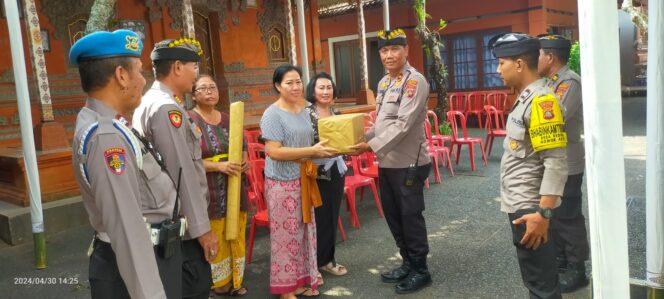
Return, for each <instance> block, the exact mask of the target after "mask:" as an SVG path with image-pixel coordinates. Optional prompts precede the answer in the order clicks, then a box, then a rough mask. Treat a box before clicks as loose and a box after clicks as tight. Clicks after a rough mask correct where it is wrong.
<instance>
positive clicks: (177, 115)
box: [168, 110, 182, 129]
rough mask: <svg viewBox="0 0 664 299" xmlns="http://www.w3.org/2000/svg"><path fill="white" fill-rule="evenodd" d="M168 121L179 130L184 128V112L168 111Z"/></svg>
mask: <svg viewBox="0 0 664 299" xmlns="http://www.w3.org/2000/svg"><path fill="white" fill-rule="evenodd" d="M168 120H170V121H171V125H173V126H174V127H175V128H176V129H179V128H180V127H181V126H182V112H180V110H170V111H168Z"/></svg>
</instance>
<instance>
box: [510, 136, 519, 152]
mask: <svg viewBox="0 0 664 299" xmlns="http://www.w3.org/2000/svg"><path fill="white" fill-rule="evenodd" d="M510 148H511V149H512V151H515V150H516V149H517V148H519V141H518V140H515V139H510Z"/></svg>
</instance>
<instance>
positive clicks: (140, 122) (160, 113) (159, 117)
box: [133, 81, 210, 238]
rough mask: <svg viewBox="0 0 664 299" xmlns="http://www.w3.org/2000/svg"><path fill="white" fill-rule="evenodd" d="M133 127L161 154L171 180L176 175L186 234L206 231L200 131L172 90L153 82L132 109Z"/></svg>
mask: <svg viewBox="0 0 664 299" xmlns="http://www.w3.org/2000/svg"><path fill="white" fill-rule="evenodd" d="M133 126H134V128H135V129H136V130H137V131H138V132H139V133H140V134H141V135H143V136H144V137H146V138H147V139H148V140H150V141H151V142H152V144H153V145H154V147H155V149H156V150H157V151H158V152H159V153H160V154H161V156H162V158H163V160H164V163H165V164H166V169H167V170H168V172H169V173H170V175H171V177H172V178H173V180H174V181H175V182H176V183H177V182H178V172H179V169H180V168H182V176H181V178H180V190H179V192H180V199H181V201H180V203H181V206H182V213H183V214H184V216H185V217H186V218H187V236H188V237H189V238H198V237H199V236H201V235H203V234H204V233H206V232H208V231H210V222H209V218H208V213H207V206H208V203H207V180H206V178H205V169H204V167H203V161H202V160H201V147H200V142H201V135H202V133H201V131H200V129H199V128H198V126H196V125H195V124H194V123H193V122H191V121H190V119H189V116H188V115H187V113H186V112H185V110H184V109H183V108H182V107H181V106H180V105H179V104H178V103H177V102H176V101H175V98H174V96H173V92H172V91H171V90H170V89H169V88H168V87H166V86H165V85H163V84H162V83H160V82H159V81H155V82H154V83H153V84H152V87H151V88H150V90H148V92H147V93H146V94H145V95H144V96H143V99H142V100H141V104H140V105H139V107H138V108H136V110H134V116H133Z"/></svg>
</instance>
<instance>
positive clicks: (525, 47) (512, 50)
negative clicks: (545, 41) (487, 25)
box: [489, 33, 540, 58]
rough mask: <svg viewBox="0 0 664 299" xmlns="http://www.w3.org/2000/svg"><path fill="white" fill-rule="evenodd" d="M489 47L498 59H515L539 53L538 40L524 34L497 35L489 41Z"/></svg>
mask: <svg viewBox="0 0 664 299" xmlns="http://www.w3.org/2000/svg"><path fill="white" fill-rule="evenodd" d="M489 45H490V47H491V50H492V51H493V56H495V57H496V58H502V57H514V56H519V55H522V54H526V53H530V52H538V51H539V49H540V42H539V40H538V39H536V38H534V37H532V36H530V35H527V34H523V33H507V34H503V35H497V36H494V37H493V38H491V40H489Z"/></svg>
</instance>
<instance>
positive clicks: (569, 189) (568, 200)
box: [551, 173, 590, 263]
mask: <svg viewBox="0 0 664 299" xmlns="http://www.w3.org/2000/svg"><path fill="white" fill-rule="evenodd" d="M582 183H583V173H580V174H575V175H570V176H568V177H567V183H565V190H564V191H563V197H562V203H561V204H560V206H559V207H558V208H556V210H555V212H554V213H553V219H552V220H551V234H552V235H553V239H554V240H555V242H556V243H555V244H556V252H557V254H558V256H564V257H565V260H567V262H569V263H580V262H584V261H586V260H588V256H589V255H590V246H589V244H588V233H587V231H586V218H585V217H584V216H583V211H582V209H581V208H582V200H581V196H582V191H581V184H582Z"/></svg>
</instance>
